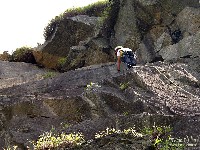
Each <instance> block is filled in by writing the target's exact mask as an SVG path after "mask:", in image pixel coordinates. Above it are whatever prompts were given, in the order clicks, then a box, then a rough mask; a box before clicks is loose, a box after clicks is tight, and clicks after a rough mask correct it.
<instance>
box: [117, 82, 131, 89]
mask: <svg viewBox="0 0 200 150" xmlns="http://www.w3.org/2000/svg"><path fill="white" fill-rule="evenodd" d="M128 87H129V82H126V83H120V85H119V88H120V89H121V90H125V89H127V88H128Z"/></svg>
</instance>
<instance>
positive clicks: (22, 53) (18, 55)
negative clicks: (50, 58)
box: [10, 46, 36, 64]
mask: <svg viewBox="0 0 200 150" xmlns="http://www.w3.org/2000/svg"><path fill="white" fill-rule="evenodd" d="M10 61H14V62H26V63H33V64H35V63H36V61H35V58H34V56H33V48H31V47H26V46H23V47H20V48H17V49H16V50H15V51H14V52H13V53H12V55H11V58H10Z"/></svg>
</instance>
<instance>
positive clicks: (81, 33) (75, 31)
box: [34, 15, 99, 69]
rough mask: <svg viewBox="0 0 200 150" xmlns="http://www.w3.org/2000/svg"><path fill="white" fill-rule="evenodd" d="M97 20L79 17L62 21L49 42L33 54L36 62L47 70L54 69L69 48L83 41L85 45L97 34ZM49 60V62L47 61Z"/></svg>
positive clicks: (66, 54)
mask: <svg viewBox="0 0 200 150" xmlns="http://www.w3.org/2000/svg"><path fill="white" fill-rule="evenodd" d="M98 22H99V18H98V17H89V16H87V15H79V16H75V17H68V18H66V19H63V20H62V21H61V22H60V23H59V25H58V26H57V27H56V29H55V32H54V34H53V35H52V37H51V39H49V41H46V42H45V43H44V44H43V45H42V46H40V49H38V50H37V48H36V51H35V53H34V56H35V58H36V61H37V63H38V64H41V65H43V66H45V67H47V68H53V69H56V67H57V66H58V65H59V60H60V59H62V58H63V57H67V56H68V54H69V52H70V47H72V46H77V45H79V42H81V41H85V43H86V44H87V42H88V41H90V39H91V38H92V37H95V36H97V34H98V32H99V23H98ZM49 60H51V61H49Z"/></svg>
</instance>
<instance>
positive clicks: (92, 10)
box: [43, 0, 108, 40]
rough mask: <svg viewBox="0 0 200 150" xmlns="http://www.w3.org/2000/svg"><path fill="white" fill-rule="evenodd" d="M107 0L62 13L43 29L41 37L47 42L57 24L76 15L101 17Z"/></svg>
mask: <svg viewBox="0 0 200 150" xmlns="http://www.w3.org/2000/svg"><path fill="white" fill-rule="evenodd" d="M107 3H108V0H101V1H98V2H96V3H93V4H90V5H88V6H85V7H78V8H71V9H67V10H66V11H65V12H64V13H62V14H60V15H59V16H56V17H55V18H53V19H52V20H51V21H50V22H49V23H48V25H47V26H46V27H45V28H44V33H43V36H44V38H45V40H49V39H50V37H51V36H52V35H53V33H54V31H55V29H56V27H58V26H59V23H60V22H62V20H64V19H66V18H67V17H73V16H77V15H88V16H101V14H102V12H103V11H104V10H105V9H106V7H107V5H106V4H107Z"/></svg>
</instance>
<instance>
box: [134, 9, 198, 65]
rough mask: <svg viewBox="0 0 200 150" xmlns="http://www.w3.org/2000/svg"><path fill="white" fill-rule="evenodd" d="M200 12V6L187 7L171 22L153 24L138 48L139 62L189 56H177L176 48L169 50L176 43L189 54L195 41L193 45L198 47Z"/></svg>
mask: <svg viewBox="0 0 200 150" xmlns="http://www.w3.org/2000/svg"><path fill="white" fill-rule="evenodd" d="M199 12H200V11H199V8H194V7H185V8H184V9H183V10H182V11H181V12H180V13H179V14H178V15H177V17H175V18H174V20H173V21H172V22H171V23H170V24H168V25H155V26H153V28H151V29H150V31H149V32H148V33H147V34H146V35H145V36H144V38H143V40H142V42H141V44H140V45H139V49H137V54H138V57H139V61H138V62H141V63H146V62H154V61H157V60H169V59H171V60H172V59H173V58H175V57H176V58H177V57H179V58H181V57H187V56H186V55H185V54H180V55H179V54H178V55H179V56H176V55H177V53H176V50H174V51H173V50H171V51H169V50H167V49H171V48H170V47H174V46H175V44H176V46H177V45H179V49H180V51H182V52H183V53H184V52H186V53H187V54H188V53H191V52H190V50H189V49H188V48H189V47H190V46H191V44H193V42H194V43H195V44H194V45H193V46H194V47H196V48H194V47H193V48H194V49H198V48H197V47H198V46H199V42H198V40H197V41H196V40H195V39H196V38H198V37H196V36H198V32H199V25H200V24H199V21H197V20H199V19H198V18H199V16H200V15H199ZM186 18H188V19H186ZM195 35H196V36H195ZM193 36H194V37H193ZM189 41H191V42H189ZM192 41H193V42H192ZM189 43H190V44H189ZM188 44H189V45H188ZM190 49H192V47H190ZM159 51H161V52H159ZM192 51H193V50H192ZM194 51H196V50H194ZM163 53H165V54H166V53H168V56H166V55H165V56H164V55H163ZM170 53H171V54H170ZM178 53H179V52H178ZM181 55H185V56H181ZM189 55H190V54H188V56H189ZM196 56H197V55H196ZM167 57H168V58H167Z"/></svg>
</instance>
